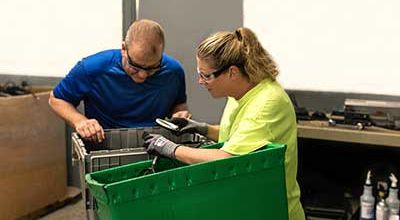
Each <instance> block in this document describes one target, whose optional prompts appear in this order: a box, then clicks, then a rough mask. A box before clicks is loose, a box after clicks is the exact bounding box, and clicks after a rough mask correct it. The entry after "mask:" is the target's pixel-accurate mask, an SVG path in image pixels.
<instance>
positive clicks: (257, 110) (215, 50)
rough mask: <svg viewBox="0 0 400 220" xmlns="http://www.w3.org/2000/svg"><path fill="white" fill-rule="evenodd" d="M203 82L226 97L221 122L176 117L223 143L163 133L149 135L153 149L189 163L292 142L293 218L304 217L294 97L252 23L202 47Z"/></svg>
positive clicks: (288, 161)
mask: <svg viewBox="0 0 400 220" xmlns="http://www.w3.org/2000/svg"><path fill="white" fill-rule="evenodd" d="M197 70H198V74H199V83H200V84H201V85H202V86H204V87H205V88H206V89H207V90H208V91H209V92H210V94H211V95H212V96H213V97H227V98H228V101H227V103H226V106H225V109H224V113H223V116H222V119H221V123H220V125H219V126H218V125H209V124H206V123H200V122H196V121H194V120H190V119H178V118H173V119H172V120H171V121H172V122H174V123H176V124H178V125H180V127H181V132H198V133H200V134H203V135H207V136H208V137H209V138H211V139H213V140H218V142H224V145H223V147H222V148H220V149H197V148H190V147H185V146H182V145H177V144H175V143H173V142H171V141H169V140H168V139H166V138H164V137H162V136H160V135H155V134H152V135H149V136H148V137H147V138H146V141H145V142H146V144H147V145H148V151H149V152H150V153H155V154H158V155H163V156H167V157H170V158H175V159H178V160H180V161H182V162H185V163H189V164H191V163H198V162H204V161H210V160H217V159H222V158H226V157H231V156H233V155H243V154H247V153H250V152H252V151H254V150H257V149H258V148H261V147H263V146H264V145H266V144H269V143H285V144H287V150H286V155H285V156H286V158H285V171H286V188H287V197H288V209H289V218H290V219H291V220H293V219H296V220H297V219H305V217H304V211H303V208H302V206H301V204H300V189H299V186H298V184H297V181H296V173H297V128H296V120H295V113H294V109H293V106H292V104H291V101H290V99H289V97H288V95H287V94H286V93H285V91H284V89H283V88H282V87H281V86H280V85H279V83H278V82H277V81H276V76H277V75H278V69H277V65H276V64H275V62H274V61H273V60H272V58H271V56H270V55H269V54H268V52H267V51H266V50H265V49H264V48H263V47H262V46H261V44H260V42H259V41H258V39H257V37H256V36H255V34H254V33H253V32H252V31H251V30H250V29H248V28H239V29H237V30H236V31H234V32H218V33H215V34H213V35H211V36H210V37H208V38H207V39H205V40H204V41H203V42H202V43H201V44H200V45H199V46H198V48H197Z"/></svg>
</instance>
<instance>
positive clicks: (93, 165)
mask: <svg viewBox="0 0 400 220" xmlns="http://www.w3.org/2000/svg"><path fill="white" fill-rule="evenodd" d="M144 132H148V133H155V134H162V135H163V136H164V137H166V138H168V139H170V140H171V141H174V142H175V143H180V144H185V145H189V146H192V147H197V146H200V145H201V144H204V143H208V140H207V139H206V138H205V137H203V136H201V135H198V134H183V135H181V136H176V135H174V134H172V133H171V132H170V131H168V130H166V129H163V128H160V127H148V128H129V129H108V130H105V137H106V138H105V141H104V142H103V143H100V144H97V143H91V142H89V141H84V140H83V139H81V138H80V137H79V135H78V134H77V133H76V132H74V133H72V144H73V155H74V157H75V158H77V159H78V163H79V173H80V180H81V189H82V197H83V199H84V201H85V209H86V212H87V218H88V219H97V216H96V214H95V209H96V204H95V201H94V200H93V197H92V196H91V195H90V193H89V190H88V188H87V184H86V182H85V175H86V174H88V173H92V172H95V171H100V170H104V169H108V168H112V167H117V166H120V165H125V164H129V163H133V162H137V161H143V160H149V159H151V156H150V155H148V154H147V152H146V150H145V148H144V147H143V143H144V141H143V139H142V135H143V133H144Z"/></svg>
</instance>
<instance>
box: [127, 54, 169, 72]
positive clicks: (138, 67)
mask: <svg viewBox="0 0 400 220" xmlns="http://www.w3.org/2000/svg"><path fill="white" fill-rule="evenodd" d="M126 56H127V57H128V62H127V63H128V65H129V67H131V68H132V69H134V70H135V71H136V72H139V71H144V72H146V73H147V74H148V75H149V76H151V75H153V74H154V73H156V72H157V71H159V70H160V69H161V61H162V60H160V62H159V63H158V65H157V66H155V67H144V66H141V65H139V64H137V63H135V62H134V61H133V60H132V59H131V57H130V56H129V53H128V49H126ZM161 59H162V58H161Z"/></svg>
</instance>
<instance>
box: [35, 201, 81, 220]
mask: <svg viewBox="0 0 400 220" xmlns="http://www.w3.org/2000/svg"><path fill="white" fill-rule="evenodd" d="M39 220H86V213H85V210H84V207H83V200H82V199H79V200H78V201H73V202H71V203H69V204H67V205H66V206H64V207H61V208H59V209H57V210H55V211H53V212H51V213H49V214H47V215H45V216H43V217H41V218H39Z"/></svg>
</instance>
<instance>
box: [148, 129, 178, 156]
mask: <svg viewBox="0 0 400 220" xmlns="http://www.w3.org/2000/svg"><path fill="white" fill-rule="evenodd" d="M142 138H143V139H144V146H145V147H146V148H147V152H148V153H149V154H155V155H161V156H164V157H169V158H172V159H175V150H176V148H178V147H179V145H178V144H176V143H174V142H172V141H170V140H168V139H167V138H165V137H163V136H161V135H159V134H149V133H147V132H145V133H143V136H142Z"/></svg>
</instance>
